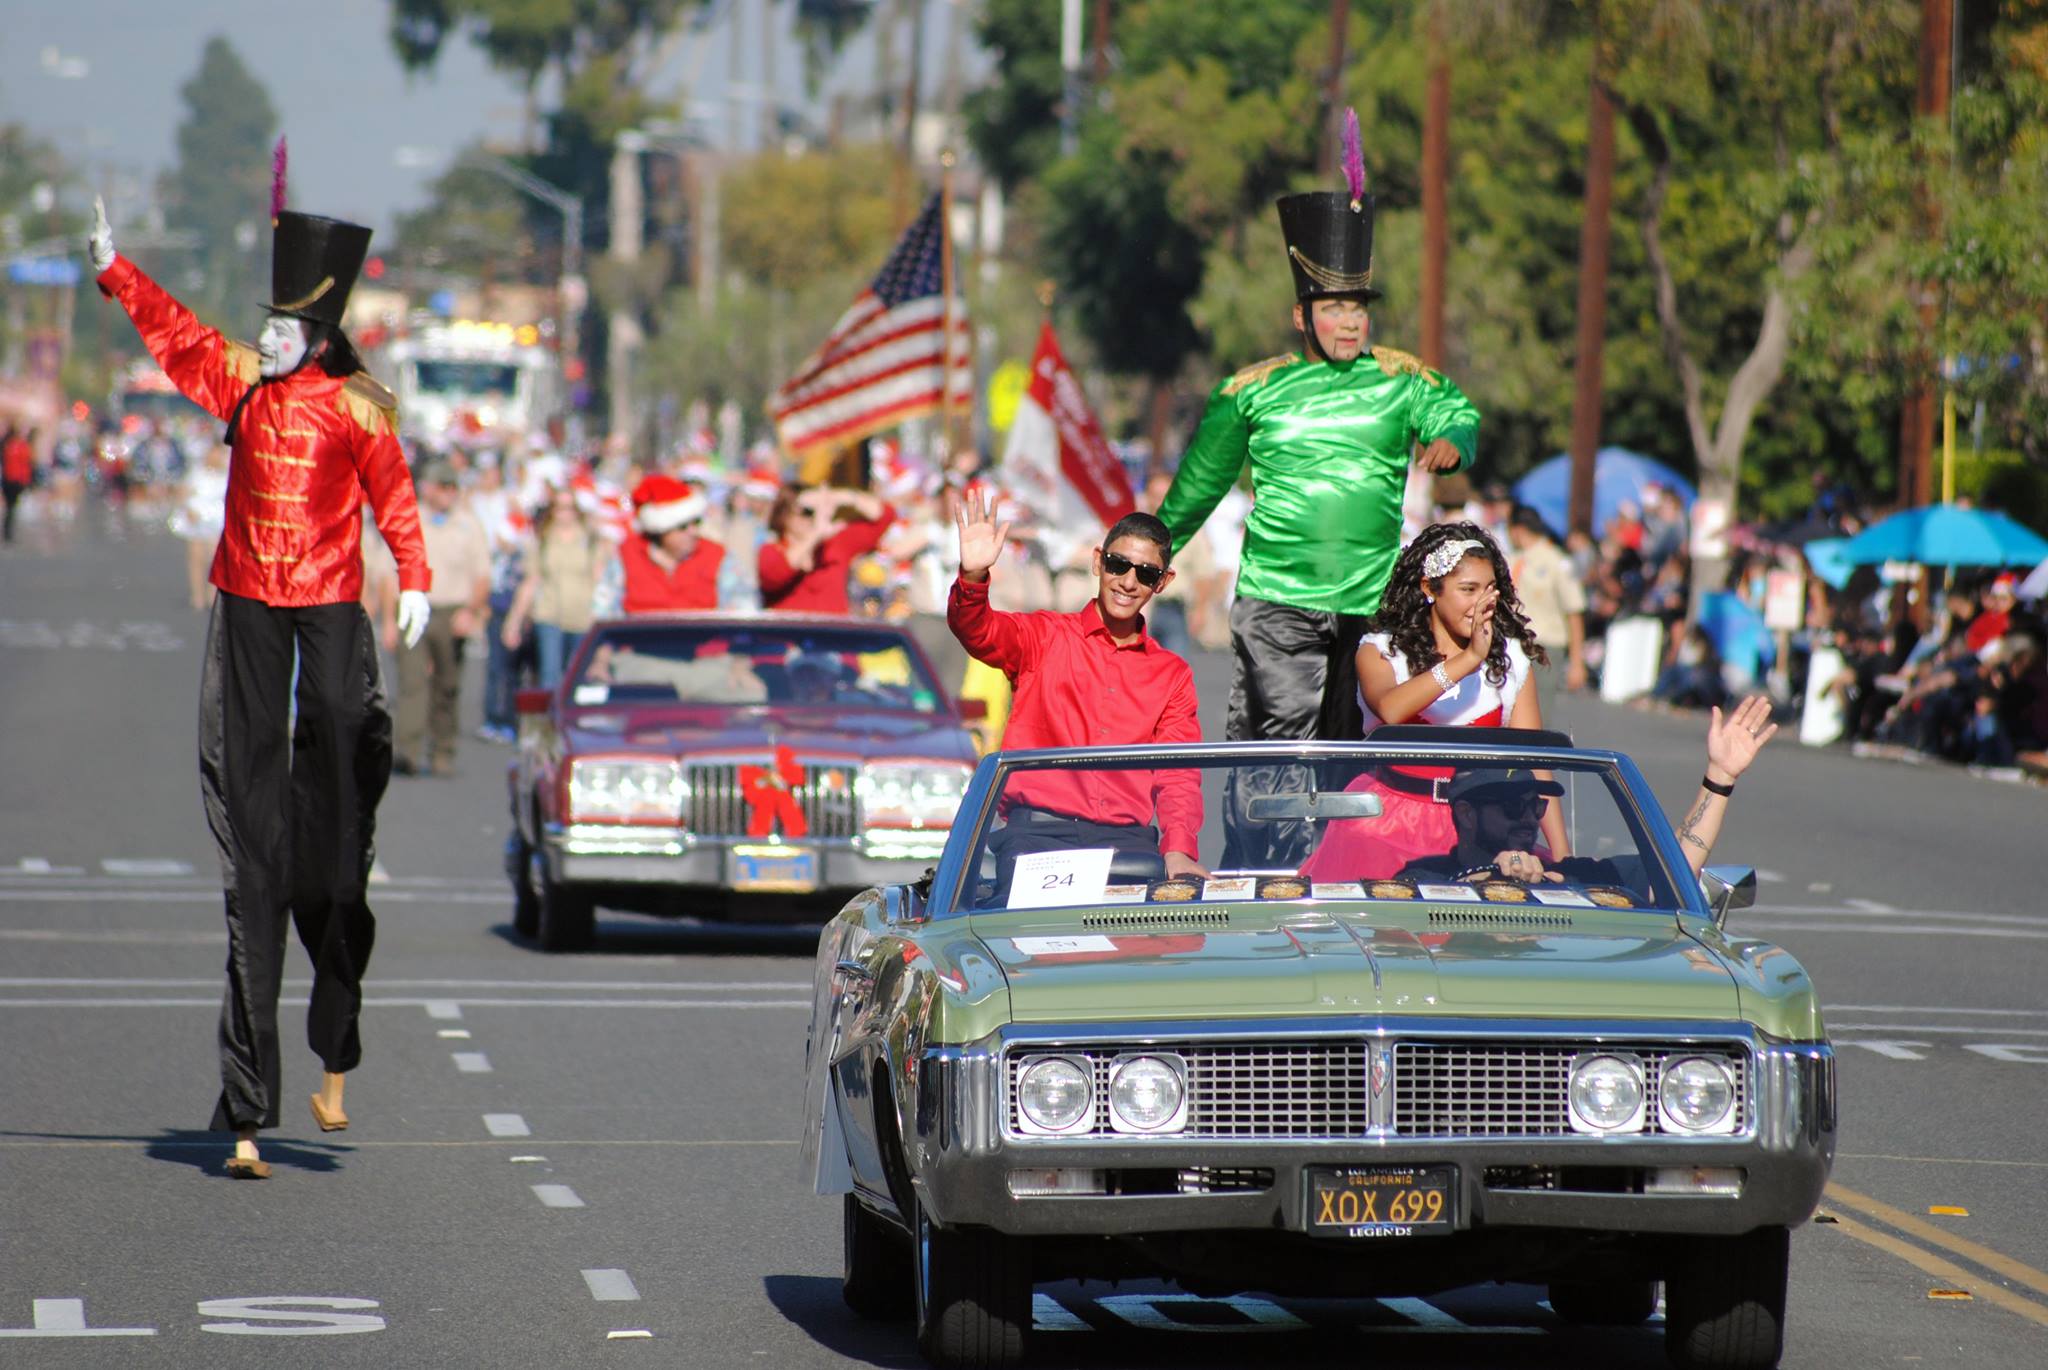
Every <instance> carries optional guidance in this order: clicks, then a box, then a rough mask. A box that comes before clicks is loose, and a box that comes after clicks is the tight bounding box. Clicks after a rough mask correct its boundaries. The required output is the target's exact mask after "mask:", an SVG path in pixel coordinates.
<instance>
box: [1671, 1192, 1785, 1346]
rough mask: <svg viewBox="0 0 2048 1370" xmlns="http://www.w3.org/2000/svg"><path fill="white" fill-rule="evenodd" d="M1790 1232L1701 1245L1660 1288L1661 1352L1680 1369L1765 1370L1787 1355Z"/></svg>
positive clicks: (1773, 1230)
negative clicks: (1786, 1292) (1661, 1308)
mask: <svg viewBox="0 0 2048 1370" xmlns="http://www.w3.org/2000/svg"><path fill="white" fill-rule="evenodd" d="M1791 1246H1792V1242H1791V1234H1790V1233H1789V1232H1787V1231H1786V1230H1785V1229H1784V1228H1782V1227H1766V1228H1760V1229H1758V1230H1757V1231H1755V1232H1751V1233H1748V1234H1746V1235H1744V1236H1740V1237H1716V1238H1710V1239H1706V1240H1702V1241H1699V1242H1697V1243H1695V1244H1694V1246H1693V1249H1692V1250H1691V1251H1689V1252H1688V1253H1687V1254H1686V1258H1685V1260H1684V1261H1683V1263H1682V1264H1681V1265H1680V1267H1679V1268H1678V1269H1676V1270H1674V1271H1672V1272H1671V1276H1670V1278H1669V1279H1667V1280H1666V1281H1665V1283H1664V1350H1665V1354H1666V1355H1668V1356H1669V1357H1670V1358H1671V1362H1672V1364H1674V1365H1678V1366H1682V1367H1685V1370H1695V1368H1698V1370H1705V1368H1706V1367H1712V1368H1713V1370H1770V1367H1772V1366H1775V1365H1776V1364H1777V1363H1778V1357H1779V1356H1780V1355H1781V1354H1783V1352H1784V1350H1785V1284H1786V1277H1787V1275H1788V1273H1789V1270H1790V1265H1791Z"/></svg>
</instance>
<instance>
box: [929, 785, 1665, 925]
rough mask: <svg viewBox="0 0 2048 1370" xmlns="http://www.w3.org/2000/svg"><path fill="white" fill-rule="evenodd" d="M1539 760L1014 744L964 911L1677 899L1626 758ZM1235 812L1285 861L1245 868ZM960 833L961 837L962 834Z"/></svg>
mask: <svg viewBox="0 0 2048 1370" xmlns="http://www.w3.org/2000/svg"><path fill="white" fill-rule="evenodd" d="M1537 759H1539V758H1537V757H1528V758H1504V757H1495V758H1489V759H1487V760H1485V761H1479V760H1476V759H1475V760H1471V761H1459V762H1455V763H1449V762H1447V759H1446V758H1445V757H1443V756H1442V754H1441V753H1438V754H1435V755H1423V754H1411V755H1410V756H1409V757H1408V758H1407V759H1400V755H1399V753H1392V752H1386V751H1381V752H1378V753H1377V754H1372V755H1347V756H1344V757H1342V758H1340V759H1315V760H1304V761H1302V762H1298V763H1294V764H1275V762H1274V760H1273V758H1272V756H1271V754H1270V753H1268V754H1266V755H1264V756H1260V757H1257V758H1238V759H1229V760H1219V759H1212V758H1207V757H1204V758H1202V759H1201V761H1200V763H1199V764H1194V765H1187V766H1174V767H1171V768H1168V769H1154V768H1152V767H1151V766H1141V765H1139V764H1138V763H1137V762H1135V761H1132V760H1096V759H1094V758H1089V759H1088V760H1087V761H1085V762H1083V763H1079V764H1076V763H1072V762H1068V763H1048V762H1045V761H1038V760H1034V759H1033V758H1032V757H1031V756H1030V754H1029V753H1022V754H1013V757H1006V758H1005V761H1006V763H1007V764H1006V765H1005V766H1004V768H1003V769H1002V770H1001V771H1000V772H999V778H998V782H997V786H996V790H995V794H994V796H993V802H992V803H990V804H988V805H986V806H984V808H983V810H982V821H981V822H980V824H979V825H977V826H976V827H975V829H974V830H973V833H972V837H971V846H969V847H968V848H967V849H966V852H965V855H966V857H967V861H966V865H965V869H964V872H963V885H962V887H961V889H960V892H959V895H958V897H957V899H956V900H955V903H956V905H957V906H959V907H960V908H962V909H963V910H977V911H981V910H992V909H1015V908H1047V909H1053V908H1068V907H1072V908H1080V907H1084V906H1085V907H1089V908H1095V907H1099V906H1101V905H1104V904H1146V905H1151V904H1189V903H1216V902H1227V901H1237V900H1261V901H1276V900H1277V901H1289V900H1311V899H1314V900H1330V899H1343V900H1379V901H1398V902H1409V903H1414V902H1422V903H1429V904H1447V903H1449V904H1469V905H1479V906H1485V905H1493V906H1500V905H1510V904H1520V905H1537V906H1549V907H1559V908H1571V907H1578V908H1592V907H1609V908H1638V909H1661V910H1671V909H1675V908H1678V907H1680V906H1681V901H1680V898H1679V896H1678V894H1677V892H1676V886H1675V885H1674V883H1673V881H1672V878H1671V876H1670V873H1669V872H1668V871H1667V870H1666V868H1665V866H1664V863H1663V860H1662V858H1661V857H1660V856H1659V855H1658V853H1657V851H1656V848H1655V846H1654V843H1653V841H1652V839H1651V838H1650V837H1649V835H1648V833H1647V831H1646V829H1645V827H1644V820H1643V817H1642V816H1641V814H1640V813H1639V812H1638V809H1637V806H1636V804H1635V802H1634V801H1633V800H1632V799H1631V798H1630V796H1629V793H1628V790H1627V789H1626V787H1625V785H1624V784H1623V781H1622V777H1621V776H1620V775H1619V773H1618V772H1617V771H1616V769H1615V768H1614V766H1613V765H1611V764H1610V763H1606V762H1600V761H1563V760H1558V759H1555V758H1547V757H1546V758H1540V759H1541V760H1543V761H1544V762H1545V763H1546V764H1545V766H1544V767H1543V768H1537V769H1532V768H1531V766H1530V765H1529V764H1528V763H1529V762H1530V761H1534V760H1537ZM1226 812H1230V813H1232V814H1233V815H1234V818H1235V825H1234V826H1235V827H1236V828H1237V830H1239V831H1244V832H1256V833H1260V834H1262V835H1263V837H1262V840H1260V841H1259V842H1258V846H1259V847H1260V848H1265V847H1267V846H1268V845H1275V846H1277V847H1278V848H1279V849H1280V850H1282V851H1284V852H1286V853H1287V859H1286V860H1284V861H1282V862H1279V863H1276V864H1267V865H1259V866H1253V865H1249V864H1246V863H1244V862H1241V861H1239V860H1237V859H1236V858H1235V857H1234V856H1233V854H1232V850H1231V848H1232V845H1233V844H1232V843H1231V842H1230V840H1229V837H1230V832H1231V830H1232V827H1233V825H1232V824H1228V823H1226V822H1225V814H1226ZM1652 821H1654V820H1652ZM1191 829H1192V830H1194V832H1195V833H1196V835H1195V837H1194V839H1193V840H1192V842H1190V841H1188V840H1187V838H1186V836H1185V835H1186V834H1187V833H1188V832H1189V831H1190V830H1191ZM963 836H964V834H963V833H962V832H961V830H959V829H956V840H959V839H960V838H961V837H963ZM1266 837H1269V838H1271V839H1272V842H1271V843H1270V844H1269V843H1268V842H1267V841H1266V840H1263V838H1266ZM1176 843H1178V845H1176ZM1189 846H1192V847H1194V848H1196V850H1195V851H1193V852H1192V853H1191V854H1192V855H1194V856H1195V857H1197V859H1198V862H1199V865H1200V867H1201V868H1202V869H1203V870H1206V871H1207V872H1208V877H1207V878H1206V879H1205V878H1202V877H1200V876H1196V875H1169V872H1168V869H1167V855H1166V851H1167V849H1173V850H1179V849H1181V848H1185V847H1189Z"/></svg>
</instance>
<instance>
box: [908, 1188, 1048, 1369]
mask: <svg viewBox="0 0 2048 1370" xmlns="http://www.w3.org/2000/svg"><path fill="white" fill-rule="evenodd" d="M916 1210H917V1212H916V1219H915V1221H916V1224H917V1240H916V1243H915V1245H914V1246H913V1248H912V1252H911V1268H912V1272H913V1278H912V1280H911V1287H912V1289H914V1290H915V1291H916V1294H917V1301H916V1314H917V1349H918V1350H919V1351H921V1352H923V1353H924V1358H925V1359H926V1360H928V1361H930V1362H931V1363H932V1364H933V1365H936V1366H940V1367H943V1370H1002V1367H1008V1366H1014V1365H1016V1364H1018V1363H1019V1362H1020V1361H1022V1360H1023V1359H1024V1344H1025V1342H1026V1340H1027V1339H1028V1336H1029V1333H1030V1331H1031V1248H1030V1247H1029V1246H1027V1245H1026V1244H1025V1243H1024V1241H1022V1240H1021V1239H1019V1238H1016V1237H1008V1236H1004V1235H1003V1234H1002V1233H1000V1232H989V1231H987V1230H984V1229H963V1228H946V1227H940V1226H939V1225H938V1224H937V1223H934V1222H933V1221H932V1220H931V1219H930V1218H929V1217H928V1216H926V1214H925V1211H924V1206H923V1205H922V1204H919V1205H916Z"/></svg>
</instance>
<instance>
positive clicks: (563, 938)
mask: <svg viewBox="0 0 2048 1370" xmlns="http://www.w3.org/2000/svg"><path fill="white" fill-rule="evenodd" d="M535 884H536V885H537V886H538V890H537V893H538V896H539V900H540V910H539V912H540V917H539V926H538V927H537V928H536V930H535V931H536V939H535V940H537V941H538V942H539V943H540V949H541V950H542V951H588V950H590V943H591V940H592V939H593V938H594V937H595V936H596V935H597V909H596V907H595V906H594V905H593V904H592V903H591V901H590V896H589V895H587V894H584V893H582V892H581V891H579V890H572V889H568V888H566V887H565V886H562V885H558V884H556V883H555V882H554V881H552V880H550V879H548V878H547V876H546V874H545V873H544V872H543V873H541V874H540V875H539V876H538V878H537V879H536V881H535Z"/></svg>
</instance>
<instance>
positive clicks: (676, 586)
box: [619, 472, 725, 614]
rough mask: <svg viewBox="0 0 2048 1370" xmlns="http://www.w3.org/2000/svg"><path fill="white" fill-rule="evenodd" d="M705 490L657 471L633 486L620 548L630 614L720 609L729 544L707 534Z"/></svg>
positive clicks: (620, 567)
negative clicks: (628, 527)
mask: <svg viewBox="0 0 2048 1370" xmlns="http://www.w3.org/2000/svg"><path fill="white" fill-rule="evenodd" d="M705 508H706V501H705V499H704V492H703V491H701V490H697V489H694V488H692V487H691V486H689V485H687V484H685V483H684V482H682V481H679V480H677V479H676V478H675V477H673V476H664V475H661V474H660V473H658V472H657V473H656V474H654V475H651V476H649V477H647V478H646V479H645V480H643V481H641V482H640V483H639V484H638V485H636V486H634V487H633V522H634V524H635V526H636V527H637V528H638V529H639V531H638V532H635V533H628V534H627V535H626V540H625V542H624V543H623V544H621V546H620V547H619V569H620V570H621V571H622V572H623V573H624V576H625V582H626V590H625V596H624V599H623V601H622V603H621V606H620V607H622V608H623V609H624V610H625V611H626V612H627V613H629V614H665V613H674V612H676V611H678V610H683V609H716V608H717V607H718V566H719V563H720V562H722V561H724V560H725V547H724V546H723V545H722V544H720V543H716V542H713V541H712V540H711V539H710V538H707V537H705V536H704V535H703V531H702V529H703V523H704V510H705Z"/></svg>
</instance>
